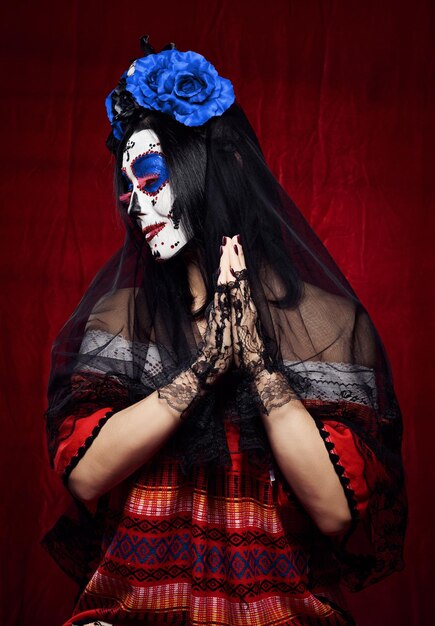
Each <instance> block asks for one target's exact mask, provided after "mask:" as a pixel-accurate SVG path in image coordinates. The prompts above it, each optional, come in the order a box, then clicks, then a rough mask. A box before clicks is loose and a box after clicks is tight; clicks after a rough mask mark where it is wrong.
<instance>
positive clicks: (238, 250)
mask: <svg viewBox="0 0 435 626" xmlns="http://www.w3.org/2000/svg"><path fill="white" fill-rule="evenodd" d="M231 241H232V248H233V250H234V254H235V255H236V256H237V261H238V265H240V269H242V270H244V269H246V261H245V254H244V252H243V246H242V244H241V243H240V241H241V240H240V235H234V237H233V238H232V240H231Z"/></svg>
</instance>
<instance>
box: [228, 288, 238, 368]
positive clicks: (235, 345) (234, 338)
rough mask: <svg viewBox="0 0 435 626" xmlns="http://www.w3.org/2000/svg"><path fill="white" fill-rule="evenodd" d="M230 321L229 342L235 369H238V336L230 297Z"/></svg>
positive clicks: (234, 311)
mask: <svg viewBox="0 0 435 626" xmlns="http://www.w3.org/2000/svg"><path fill="white" fill-rule="evenodd" d="M230 304H231V308H230V320H231V340H232V342H233V358H234V363H235V364H236V367H240V354H239V334H238V328H237V323H236V310H235V308H234V303H233V298H232V297H230Z"/></svg>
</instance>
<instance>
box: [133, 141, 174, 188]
mask: <svg viewBox="0 0 435 626" xmlns="http://www.w3.org/2000/svg"><path fill="white" fill-rule="evenodd" d="M131 169H132V172H133V174H134V175H135V176H136V178H137V182H138V188H139V189H140V190H141V191H143V192H145V193H147V194H151V195H155V194H157V193H158V192H159V191H160V189H161V188H162V187H164V186H165V184H166V183H167V182H168V178H169V172H168V168H167V166H166V161H165V157H164V156H163V154H160V153H156V152H151V153H147V154H142V155H140V156H138V157H136V159H135V160H134V161H133V162H132V164H131Z"/></svg>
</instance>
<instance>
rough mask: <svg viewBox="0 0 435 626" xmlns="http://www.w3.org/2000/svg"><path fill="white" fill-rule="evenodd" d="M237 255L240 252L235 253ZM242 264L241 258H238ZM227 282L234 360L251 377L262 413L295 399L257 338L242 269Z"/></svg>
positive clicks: (254, 312)
mask: <svg viewBox="0 0 435 626" xmlns="http://www.w3.org/2000/svg"><path fill="white" fill-rule="evenodd" d="M238 254H239V257H240V256H241V255H240V252H239V253H238ZM242 263H243V258H242ZM232 273H233V276H234V278H235V280H234V281H232V282H230V283H229V284H228V288H229V292H230V297H231V327H232V336H233V350H234V362H235V364H236V365H237V366H238V367H240V368H241V369H242V370H243V371H244V373H245V374H246V376H247V377H248V378H249V379H250V380H251V383H252V385H251V386H252V391H253V392H254V393H255V394H256V396H257V400H258V401H259V403H260V407H261V408H262V409H263V411H264V412H265V413H266V414H269V413H270V412H271V411H272V409H275V408H277V407H280V406H283V405H284V404H287V403H288V402H290V401H291V400H292V399H295V398H297V396H296V394H295V392H294V391H293V390H292V389H291V387H290V385H289V383H288V381H287V379H286V378H285V376H284V375H283V374H282V373H281V372H280V371H279V369H278V368H277V367H276V366H275V365H274V364H273V363H272V362H271V360H270V359H269V358H268V356H267V354H266V351H265V346H264V342H263V339H262V337H261V330H260V323H259V317H258V311H257V308H256V306H255V303H254V301H253V299H252V294H251V289H250V286H249V281H248V273H247V270H246V268H243V269H241V270H233V271H232Z"/></svg>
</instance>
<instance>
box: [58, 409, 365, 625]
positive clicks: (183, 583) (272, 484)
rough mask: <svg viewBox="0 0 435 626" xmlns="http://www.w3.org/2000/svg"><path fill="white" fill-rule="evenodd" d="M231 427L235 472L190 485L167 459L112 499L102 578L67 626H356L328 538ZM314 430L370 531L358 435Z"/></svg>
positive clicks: (198, 470)
mask: <svg viewBox="0 0 435 626" xmlns="http://www.w3.org/2000/svg"><path fill="white" fill-rule="evenodd" d="M306 404H307V408H309V407H308V405H309V402H308V403H306ZM108 411H110V407H105V408H102V409H101V410H99V411H97V412H96V413H94V414H93V415H91V416H89V417H87V418H86V419H82V420H79V421H77V423H76V426H75V430H74V432H73V434H72V435H71V436H70V437H68V438H67V439H66V440H65V441H63V442H62V443H61V444H60V445H59V448H58V451H57V454H56V458H55V468H56V470H57V471H58V472H60V473H64V472H65V470H66V468H67V467H68V465H69V464H70V463H71V459H72V458H74V456H77V453H78V451H79V453H78V456H80V455H81V454H83V453H84V451H85V449H86V448H87V447H88V446H89V445H91V443H92V440H93V438H94V437H95V436H97V435H98V432H99V430H100V429H101V428H104V423H105V421H106V420H107V419H108V416H107V413H108ZM109 415H110V414H109ZM230 417H231V416H230V415H228V414H227V415H226V417H225V430H226V434H227V440H228V445H229V449H230V452H231V459H232V466H231V467H227V468H221V467H217V468H208V469H206V468H205V467H202V466H199V467H194V468H193V469H192V470H191V472H190V473H189V474H188V475H187V476H184V475H183V473H182V472H181V470H180V467H179V464H178V462H177V461H176V460H174V458H171V457H170V456H169V455H168V453H167V450H166V449H165V447H163V448H161V449H160V451H159V452H158V453H157V454H156V455H155V456H154V457H153V458H152V459H151V460H150V461H149V462H148V463H146V464H144V465H143V466H142V467H141V468H140V469H139V470H137V471H136V472H135V473H134V474H132V475H131V476H130V477H129V478H128V479H127V480H125V481H124V482H122V483H121V484H120V485H118V487H116V488H114V489H113V490H112V491H111V492H110V493H109V494H108V496H107V497H108V506H107V510H106V515H105V519H104V529H103V541H102V543H101V545H100V546H99V550H98V556H97V558H96V561H95V571H94V572H93V574H91V576H90V580H89V582H88V583H87V585H86V587H85V588H84V590H83V592H82V593H81V595H80V597H79V598H78V601H77V603H76V605H75V607H74V611H73V615H72V616H71V618H70V619H69V620H68V621H67V622H65V624H64V626H72V625H73V624H87V623H93V622H94V621H96V620H101V621H102V622H103V623H108V624H111V625H112V624H113V626H115V625H116V626H117V625H120V624H173V625H178V624H188V625H192V626H200V625H205V624H207V625H215V626H229V625H232V626H247V625H248V624H249V625H254V626H257V625H258V626H280V625H282V626H284V625H288V624H299V625H311V624H313V625H314V624H316V625H318V626H320V625H325V626H326V625H343V624H354V623H355V622H354V621H353V620H352V618H351V616H350V615H349V614H348V613H347V611H346V604H345V601H344V598H343V596H342V593H341V591H340V587H339V584H338V576H337V570H336V568H335V567H334V564H333V563H332V562H328V559H327V557H326V558H325V557H323V556H322V555H324V554H328V552H327V550H326V552H325V546H326V545H327V543H325V542H328V540H329V539H330V538H327V537H325V536H324V535H322V533H321V532H320V531H319V529H318V528H317V526H316V525H315V524H314V522H313V521H312V519H311V518H310V517H309V516H308V514H307V513H306V511H305V510H304V508H303V507H302V505H301V503H300V502H299V500H298V499H297V498H296V497H295V495H294V494H293V493H292V491H291V489H290V487H289V485H288V484H287V483H286V482H285V481H284V480H283V477H282V475H281V474H280V472H279V470H277V472H275V473H274V472H272V471H270V472H269V471H268V470H265V469H260V468H258V467H256V466H254V465H253V464H252V463H251V462H250V461H249V459H248V456H247V454H245V453H243V452H240V451H239V450H238V435H239V430H238V425H237V423H236V422H235V421H234V419H229V418H230ZM233 417H234V416H233ZM317 425H318V426H319V429H320V433H319V435H322V437H323V440H324V442H325V444H326V445H327V448H328V451H329V452H330V457H331V462H333V463H334V466H335V468H336V470H337V473H339V474H340V480H341V481H342V484H343V485H345V492H346V495H347V496H348V499H351V500H352V506H353V507H354V509H356V514H357V516H358V517H359V519H360V520H361V522H362V523H363V522H364V513H365V509H366V506H367V501H368V495H369V494H368V488H367V484H366V482H365V480H364V479H363V473H362V467H363V460H362V458H361V456H360V454H359V452H358V447H357V442H356V435H355V434H354V433H352V432H351V431H350V430H349V429H348V428H346V427H345V426H344V425H343V424H341V423H339V422H336V421H327V422H326V421H324V422H322V423H321V424H319V423H318V424H317ZM68 426H69V425H68V421H67V422H65V424H64V428H66V429H68ZM80 450H81V453H80ZM374 462H375V461H374ZM339 467H341V468H342V469H341V470H339V469H338V468H339Z"/></svg>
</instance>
